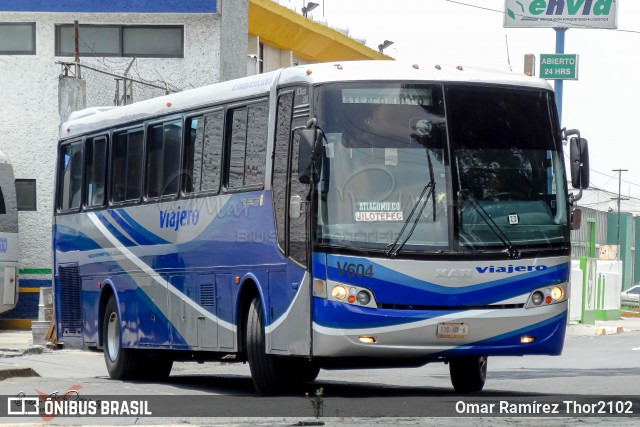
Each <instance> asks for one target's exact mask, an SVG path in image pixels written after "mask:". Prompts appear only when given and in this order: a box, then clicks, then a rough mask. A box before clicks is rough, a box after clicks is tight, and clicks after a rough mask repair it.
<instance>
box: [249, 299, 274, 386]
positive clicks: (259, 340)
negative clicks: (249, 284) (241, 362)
mask: <svg viewBox="0 0 640 427" xmlns="http://www.w3.org/2000/svg"><path fill="white" fill-rule="evenodd" d="M247 359H248V360H249V368H250V370H251V379H252V380H253V385H254V387H255V388H256V391H257V392H258V393H260V394H270V393H274V392H276V391H278V390H279V388H280V387H279V385H280V384H279V382H278V373H277V369H276V365H277V361H276V357H275V356H273V355H271V354H267V353H266V345H265V332H264V318H263V314H262V302H261V301H260V298H259V297H256V298H254V299H253V301H251V307H249V314H248V316H247Z"/></svg>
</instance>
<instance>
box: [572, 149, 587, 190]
mask: <svg viewBox="0 0 640 427" xmlns="http://www.w3.org/2000/svg"><path fill="white" fill-rule="evenodd" d="M569 144H570V148H569V150H570V158H571V185H572V186H573V188H579V189H580V190H584V189H586V188H589V147H588V145H587V140H586V139H584V138H580V137H577V138H571V139H570V140H569Z"/></svg>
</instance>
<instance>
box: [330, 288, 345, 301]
mask: <svg viewBox="0 0 640 427" xmlns="http://www.w3.org/2000/svg"><path fill="white" fill-rule="evenodd" d="M348 293H349V292H348V291H347V288H345V287H344V286H342V285H338V286H334V287H333V289H332V290H331V296H332V297H334V298H335V299H337V300H339V301H342V300H343V299H345V298H346V297H347V294H348Z"/></svg>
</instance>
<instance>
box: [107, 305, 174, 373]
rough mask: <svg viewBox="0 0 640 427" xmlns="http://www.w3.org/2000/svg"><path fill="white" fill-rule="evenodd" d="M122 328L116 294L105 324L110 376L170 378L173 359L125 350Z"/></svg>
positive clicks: (108, 310) (108, 308)
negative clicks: (121, 333) (121, 339)
mask: <svg viewBox="0 0 640 427" xmlns="http://www.w3.org/2000/svg"><path fill="white" fill-rule="evenodd" d="M120 329H121V328H120V317H119V315H118V307H117V304H116V299H115V297H114V296H113V295H112V296H111V297H110V298H109V302H108V303H107V306H106V308H105V311H104V317H103V321H102V345H103V349H104V360H105V362H106V365H107V371H108V372H109V376H110V377H111V378H113V379H116V380H162V379H166V378H167V377H168V376H169V373H170V372H171V368H172V367H173V360H172V359H170V358H169V357H166V356H163V355H160V354H150V353H143V352H142V351H140V350H134V349H130V348H122V346H121V341H120ZM145 355H146V357H145Z"/></svg>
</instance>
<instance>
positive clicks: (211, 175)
mask: <svg viewBox="0 0 640 427" xmlns="http://www.w3.org/2000/svg"><path fill="white" fill-rule="evenodd" d="M188 128H189V129H190V130H189V132H190V137H189V138H188V140H187V141H186V144H185V193H198V192H208V193H212V194H216V193H217V192H218V190H219V188H220V169H221V167H220V166H221V164H222V141H223V138H222V134H223V129H224V113H223V111H222V110H219V111H214V112H212V113H208V114H205V115H203V116H199V117H193V118H191V119H190V120H189V125H188Z"/></svg>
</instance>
